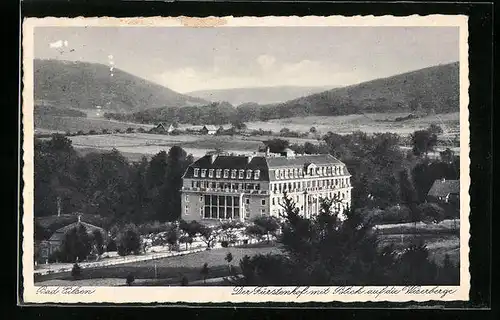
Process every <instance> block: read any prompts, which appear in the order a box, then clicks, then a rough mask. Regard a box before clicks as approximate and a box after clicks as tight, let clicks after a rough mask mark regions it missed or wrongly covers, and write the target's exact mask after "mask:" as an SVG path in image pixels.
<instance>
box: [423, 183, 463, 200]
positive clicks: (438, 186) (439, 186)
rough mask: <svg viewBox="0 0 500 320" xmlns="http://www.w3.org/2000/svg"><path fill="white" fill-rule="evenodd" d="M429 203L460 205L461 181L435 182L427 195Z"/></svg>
mask: <svg viewBox="0 0 500 320" xmlns="http://www.w3.org/2000/svg"><path fill="white" fill-rule="evenodd" d="M427 201H429V202H435V203H441V204H445V203H446V204H458V203H459V202H460V180H446V179H444V178H443V179H440V180H436V181H434V184H433V185H432V187H431V189H430V190H429V192H428V193H427Z"/></svg>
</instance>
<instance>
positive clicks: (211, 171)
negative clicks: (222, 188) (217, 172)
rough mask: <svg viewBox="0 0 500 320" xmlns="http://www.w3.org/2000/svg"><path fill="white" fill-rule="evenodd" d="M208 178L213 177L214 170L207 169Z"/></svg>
mask: <svg viewBox="0 0 500 320" xmlns="http://www.w3.org/2000/svg"><path fill="white" fill-rule="evenodd" d="M208 177H209V178H213V177H214V169H209V170H208Z"/></svg>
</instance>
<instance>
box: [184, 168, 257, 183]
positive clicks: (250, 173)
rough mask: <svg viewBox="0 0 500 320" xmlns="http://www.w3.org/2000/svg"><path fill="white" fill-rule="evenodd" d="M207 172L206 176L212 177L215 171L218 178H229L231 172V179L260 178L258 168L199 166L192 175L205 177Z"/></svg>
mask: <svg viewBox="0 0 500 320" xmlns="http://www.w3.org/2000/svg"><path fill="white" fill-rule="evenodd" d="M207 172H208V178H214V173H215V178H217V179H220V178H224V179H229V174H230V173H231V179H236V177H238V179H247V180H249V179H252V177H253V179H255V180H259V179H260V170H250V169H248V170H243V169H240V170H237V169H232V170H229V169H224V170H222V169H200V168H194V171H193V175H194V177H198V176H200V177H201V178H206V177H207Z"/></svg>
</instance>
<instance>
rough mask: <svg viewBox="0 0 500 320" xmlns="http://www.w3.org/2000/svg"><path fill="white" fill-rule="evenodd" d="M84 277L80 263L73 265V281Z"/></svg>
mask: <svg viewBox="0 0 500 320" xmlns="http://www.w3.org/2000/svg"><path fill="white" fill-rule="evenodd" d="M81 275H82V268H80V266H79V265H78V263H75V264H74V265H73V268H72V269H71V276H72V277H73V279H79V278H80V277H81Z"/></svg>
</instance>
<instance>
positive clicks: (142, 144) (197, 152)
mask: <svg viewBox="0 0 500 320" xmlns="http://www.w3.org/2000/svg"><path fill="white" fill-rule="evenodd" d="M69 138H70V139H71V141H72V143H73V146H74V147H75V148H76V149H77V150H82V151H83V153H88V152H91V151H98V150H101V151H102V150H111V149H113V148H116V149H117V150H118V151H120V152H122V153H123V154H124V155H129V156H130V157H129V158H131V159H140V158H141V157H142V155H146V156H151V155H154V154H157V153H158V152H160V151H163V150H164V151H168V150H169V149H170V148H171V147H173V146H175V145H177V146H181V147H182V148H183V149H184V150H185V151H186V152H187V153H188V154H189V153H190V154H192V155H193V156H194V157H195V158H198V157H202V156H204V155H205V154H206V153H207V151H211V150H215V149H216V148H220V149H222V150H224V151H226V152H230V153H237V154H238V153H249V152H256V151H257V150H258V148H259V146H261V145H262V141H265V140H268V139H272V138H273V137H263V136H260V137H243V136H233V137H231V136H206V135H177V136H172V135H161V134H148V133H124V134H105V135H86V136H72V137H69ZM289 140H290V142H291V143H305V142H312V143H317V141H316V140H313V139H299V138H291V139H289Z"/></svg>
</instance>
